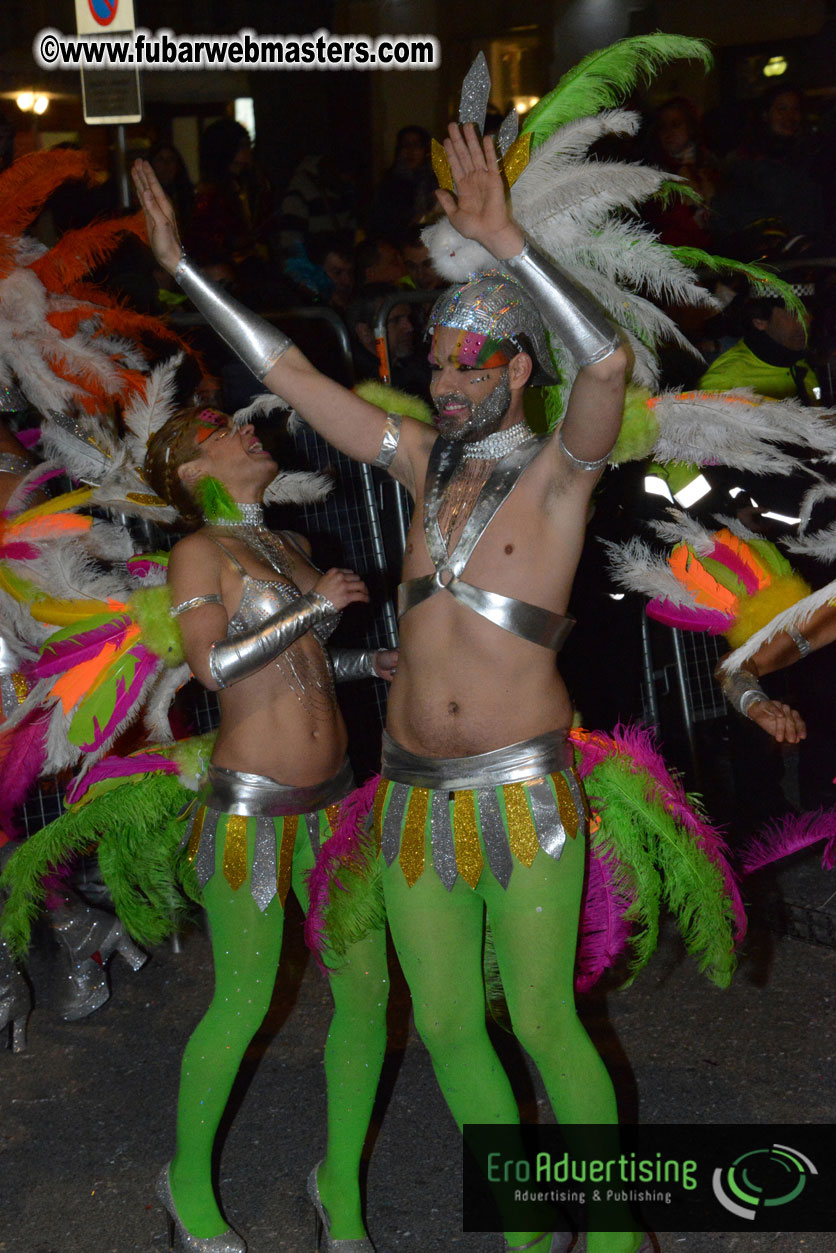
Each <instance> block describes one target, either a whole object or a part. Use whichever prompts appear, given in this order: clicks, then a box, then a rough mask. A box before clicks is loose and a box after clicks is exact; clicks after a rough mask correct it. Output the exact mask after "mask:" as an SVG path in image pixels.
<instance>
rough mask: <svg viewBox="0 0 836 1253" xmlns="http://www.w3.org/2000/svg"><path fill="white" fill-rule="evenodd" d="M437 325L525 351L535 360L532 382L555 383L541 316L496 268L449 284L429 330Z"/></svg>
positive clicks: (518, 288) (434, 312) (438, 304)
mask: <svg viewBox="0 0 836 1253" xmlns="http://www.w3.org/2000/svg"><path fill="white" fill-rule="evenodd" d="M437 326H450V327H453V329H454V330H460V331H472V332H473V333H474V334H475V335H484V336H485V337H486V338H487V339H490V340H492V341H494V342H495V343H497V344H508V345H510V346H511V347H512V348H513V350H514V351H515V352H526V353H528V355H529V356H530V357H531V358H532V360H533V362H534V370H533V373H532V376H531V381H532V383H534V384H535V385H537V386H543V385H546V384H550V383H555V382H557V377H556V374H555V371H554V368H553V366H552V363H551V356H550V354H549V346H548V342H547V340H546V333H545V329H544V327H543V323H542V320H541V318H540V315H539V314H538V312H537V309H536V307H535V305H534V303H533V301H532V300H531V298H530V296H527V295H526V293H525V292H524V291H523V290H522V288H521V287H519V286H518V285H517V284H516V283H515V282H514V281H513V280H512V279H510V278H508V276H507V275H505V274H503V273H502V272H501V271H499V270H489V271H488V272H487V273H486V274H480V275H479V277H478V278H473V279H468V280H467V282H465V283H459V284H457V285H456V286H455V287H448V288H447V290H446V291H445V292H444V294H443V295H442V296H440V297H439V299H438V300H437V301H436V302H435V304H434V305H433V308H432V312H431V313H430V317H429V324H428V328H427V329H428V331H429V333H430V334H432V333H433V332H434V331H435V329H436V327H437Z"/></svg>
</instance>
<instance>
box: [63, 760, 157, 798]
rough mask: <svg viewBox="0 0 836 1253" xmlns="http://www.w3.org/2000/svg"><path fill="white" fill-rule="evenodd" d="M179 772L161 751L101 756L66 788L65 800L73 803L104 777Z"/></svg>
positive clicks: (117, 777) (116, 777)
mask: <svg viewBox="0 0 836 1253" xmlns="http://www.w3.org/2000/svg"><path fill="white" fill-rule="evenodd" d="M152 771H154V772H156V773H157V774H179V773H180V767H179V766H178V765H177V762H176V761H172V759H171V758H170V757H164V756H163V754H162V753H135V754H134V755H133V756H132V757H117V756H113V757H103V758H102V760H101V761H98V762H96V764H95V766H91V767H90V769H89V770H88V771H87V773H86V774H85V775H84V777H83V778H82V779H78V778H75V779H73V780H72V782H71V783H70V785H69V787H68V788H67V800H68V801H69V803H70V804H71V805H75V804H77V803H78V801H80V800H81V799H82V797H84V796H85V795H86V794H87V790H88V788H91V787H92V786H93V784H94V783H101V782H102V781H103V780H104V779H125V778H128V777H130V776H131V775H134V774H150V773H151V772H152Z"/></svg>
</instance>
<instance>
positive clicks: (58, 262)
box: [29, 213, 147, 292]
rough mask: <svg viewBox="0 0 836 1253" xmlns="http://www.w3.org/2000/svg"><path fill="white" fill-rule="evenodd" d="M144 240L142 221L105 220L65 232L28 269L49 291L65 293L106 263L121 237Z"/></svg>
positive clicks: (133, 218) (133, 216) (140, 216)
mask: <svg viewBox="0 0 836 1253" xmlns="http://www.w3.org/2000/svg"><path fill="white" fill-rule="evenodd" d="M129 234H132V235H138V236H139V238H140V239H143V240H144V239H146V238H147V236H146V233H145V217H144V214H142V213H133V214H131V215H130V217H123V218H109V219H106V220H105V221H99V222H94V223H93V224H92V225H90V226H83V227H81V228H79V229H78V230H74V231H67V232H66V233H65V234H64V235H62V236H61V238H60V239H59V240H58V243H57V244H55V245H54V247H52V248H50V250H49V252H45V253H44V255H43V256H42V257H38V259H37V261H34V262H33V263H32V265H31V266H30V267H29V268H30V269H31V270H32V271H33V272H34V273H35V274H37V276H38V278H39V279H40V280H41V282H42V283H43V285H44V287H46V288H47V289H48V290H49V291H52V292H58V291H65V290H66V289H67V287H68V286H69V285H70V284H71V283H75V282H77V281H78V280H79V279H81V278H82V277H83V276H84V275H85V274H89V273H90V271H91V270H95V269H96V268H97V267H98V266H100V265H101V264H102V262H104V261H106V260H107V259H108V257H109V256H110V255H111V253H113V252H115V250H116V249H117V248H118V247H119V244H120V243H121V242H122V236H123V235H129Z"/></svg>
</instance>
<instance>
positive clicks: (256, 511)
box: [203, 500, 264, 530]
mask: <svg viewBox="0 0 836 1253" xmlns="http://www.w3.org/2000/svg"><path fill="white" fill-rule="evenodd" d="M235 507H236V509H240V511H241V517H240V519H238V520H237V521H233V520H231V519H230V518H224V519H223V521H220V522H219V519H218V518H207V517H206V515H205V514H204V515H203V521H204V522H206V523H207V524H208V525H209V526H218V525H221V526H224V527H227V526H254V527H258V528H260V529H262V530H263V529H264V506H263V505H260V504H253V503H251V502H249V501H241V500H236V501H235Z"/></svg>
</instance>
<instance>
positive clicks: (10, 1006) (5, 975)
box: [0, 940, 32, 1053]
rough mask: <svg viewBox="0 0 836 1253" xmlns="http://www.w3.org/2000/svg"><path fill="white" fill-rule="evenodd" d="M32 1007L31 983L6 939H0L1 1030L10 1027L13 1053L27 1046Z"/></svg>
mask: <svg viewBox="0 0 836 1253" xmlns="http://www.w3.org/2000/svg"><path fill="white" fill-rule="evenodd" d="M31 1009H32V993H31V992H30V990H29V984H28V983H27V982H26V980H25V979H24V977H23V975H22V974H21V973H20V971H19V970H18V968H17V964H16V962H15V960H14V958H13V957H12V955H11V953H10V952H9V946H8V945H7V943H6V941H5V940H0V1032H4V1033H5V1031H6V1028H7V1027H8V1028H9V1030H10V1034H11V1045H12V1052H13V1053H22V1052H23V1051H24V1049H25V1048H26V1025H27V1023H28V1021H29V1012H30V1010H31Z"/></svg>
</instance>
